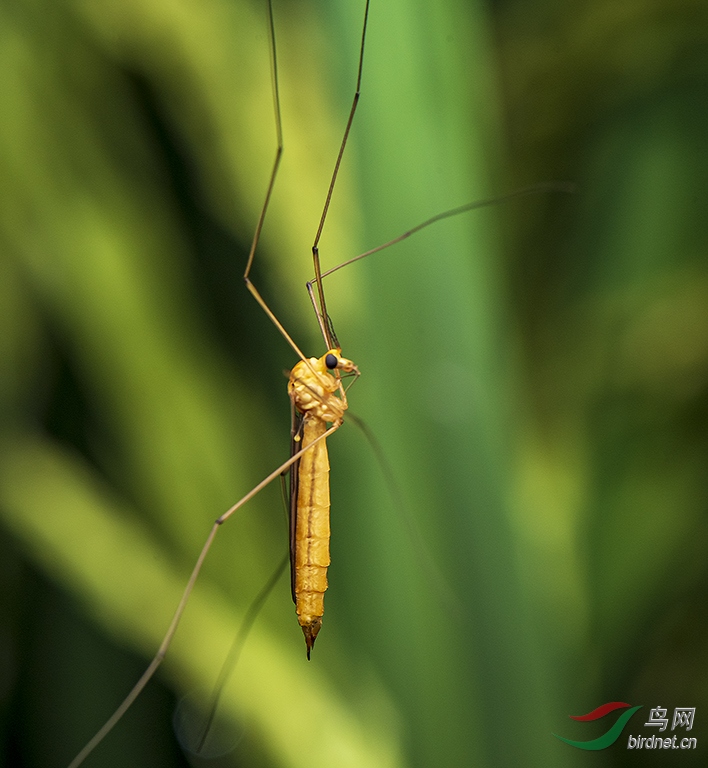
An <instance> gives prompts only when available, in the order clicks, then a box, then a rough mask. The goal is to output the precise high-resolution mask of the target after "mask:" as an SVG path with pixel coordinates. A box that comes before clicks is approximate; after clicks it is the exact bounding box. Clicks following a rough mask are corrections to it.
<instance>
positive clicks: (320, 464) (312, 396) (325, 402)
mask: <svg viewBox="0 0 708 768" xmlns="http://www.w3.org/2000/svg"><path fill="white" fill-rule="evenodd" d="M369 1H370V0H366V2H365V7H364V22H363V31H362V37H361V47H360V52H359V63H358V72H357V82H356V91H355V94H354V98H353V102H352V106H351V109H350V113H349V118H348V120H347V124H346V129H345V132H344V137H343V139H342V143H341V146H340V150H339V153H338V155H337V159H336V163H335V167H334V172H333V174H332V179H331V182H330V185H329V189H328V191H327V196H326V200H325V204H324V209H323V212H322V216H321V219H320V224H319V227H318V229H317V233H316V235H315V240H314V244H313V246H312V253H313V262H314V272H315V277H314V284H315V286H316V294H317V296H316V298H315V296H314V293H313V292H312V291H311V292H310V295H311V298H312V304H313V307H314V309H315V313H316V316H317V320H318V323H319V326H320V328H321V331H322V336H323V339H324V341H325V344H326V346H327V347H328V349H327V351H326V352H325V354H324V355H322V357H320V358H307V357H305V355H304V354H303V353H302V352H301V350H300V348H299V347H298V345H297V344H296V343H295V342H294V341H293V339H292V338H291V336H290V335H289V334H288V332H287V331H286V330H285V328H284V327H283V326H282V324H281V323H280V321H279V320H278V319H277V318H276V316H275V315H274V314H273V312H272V311H271V309H270V308H269V306H268V305H267V303H266V302H265V300H264V299H263V297H262V296H261V294H260V293H259V291H258V289H257V288H256V286H255V285H254V284H253V283H252V282H251V279H250V273H251V269H252V265H253V262H254V257H255V253H256V249H257V247H258V243H259V240H260V236H261V231H262V228H263V225H264V221H265V218H266V214H267V211H268V207H269V203H270V199H271V195H272V192H273V188H274V185H275V182H276V179H277V175H278V169H279V166H280V162H281V157H282V154H283V133H282V123H281V115H280V96H279V81H278V65H277V53H276V42H275V25H274V18H273V5H272V0H268V21H269V40H270V46H271V64H272V78H273V97H274V105H275V122H276V135H277V148H276V153H275V160H274V163H273V168H272V171H271V176H270V181H269V183H268V188H267V192H266V197H265V202H264V204H263V207H262V209H261V213H260V216H259V219H258V223H257V225H256V229H255V233H254V236H253V241H252V245H251V249H250V253H249V257H248V262H247V264H246V269H245V272H244V281H245V283H246V287H247V288H248V290H249V292H250V293H251V294H252V295H253V297H254V298H255V299H256V301H257V302H258V304H259V305H260V306H261V308H262V309H263V310H264V312H265V313H266V315H267V316H268V317H269V318H270V319H271V320H272V321H273V323H274V324H275V326H276V327H277V329H278V330H279V331H280V333H281V334H282V335H283V337H284V338H285V339H286V341H287V342H288V343H289V344H290V346H291V347H292V349H293V351H294V352H296V353H297V354H298V355H299V357H300V362H298V363H297V364H296V365H295V366H294V368H293V370H292V371H291V373H290V377H289V382H288V394H289V396H290V399H291V402H292V407H293V411H294V412H296V413H297V414H299V419H298V425H297V426H293V435H292V444H293V451H292V455H291V457H290V458H289V459H288V460H287V461H286V462H284V463H283V464H282V465H281V466H280V467H278V468H277V469H276V470H275V471H273V472H272V473H271V474H270V475H268V476H267V477H266V478H265V479H264V480H262V481H261V482H260V483H258V485H256V486H255V487H254V488H253V489H252V490H251V491H250V492H249V493H247V494H246V495H245V496H244V497H243V498H241V499H240V500H239V501H238V502H236V503H235V504H234V505H233V506H232V507H231V508H230V509H228V510H227V511H226V512H225V513H224V514H222V515H221V516H220V517H219V518H218V519H217V520H216V521H215V523H214V525H213V526H212V529H211V531H210V533H209V536H208V537H207V539H206V542H205V543H204V546H203V548H202V550H201V553H200V555H199V557H198V559H197V562H196V564H195V566H194V569H193V570H192V574H191V576H190V578H189V581H188V583H187V586H186V588H185V590H184V593H183V595H182V598H181V600H180V602H179V605H178V606H177V609H176V611H175V614H174V616H173V618H172V621H171V623H170V626H169V628H168V630H167V633H166V634H165V637H164V638H163V641H162V643H161V644H160V647H159V649H158V651H157V653H156V654H155V657H154V658H153V660H152V662H151V663H150V665H149V666H148V668H147V669H146V670H145V672H144V674H143V675H142V676H141V678H140V679H139V680H138V682H137V683H136V684H135V686H134V687H133V689H132V690H131V691H130V693H129V694H128V696H127V697H126V698H125V700H124V701H123V703H122V704H121V705H120V706H119V707H118V709H117V710H116V711H115V712H114V713H113V715H112V716H111V717H110V718H109V719H108V720H107V721H106V723H105V724H104V725H103V727H102V728H100V729H99V731H98V732H97V733H96V734H95V735H94V737H93V738H92V739H91V740H90V741H89V742H88V743H87V744H86V746H85V747H84V748H83V749H82V750H81V751H80V752H79V754H78V755H77V756H76V758H74V760H73V761H72V762H71V764H70V766H69V768H77V767H78V766H79V765H81V764H82V763H83V762H84V760H85V759H86V757H87V756H88V755H89V754H90V753H91V752H92V751H93V750H94V749H95V747H96V746H97V745H98V744H100V742H101V741H103V739H104V738H105V736H106V735H107V734H108V733H109V732H110V731H111V730H112V729H113V727H114V726H115V724H116V723H117V722H118V721H119V720H120V719H121V718H122V717H123V715H124V713H125V712H126V711H127V710H128V709H129V708H130V706H131V705H132V703H133V701H135V699H136V698H137V697H138V695H139V694H140V693H141V692H142V690H143V688H144V687H145V685H146V684H147V683H148V681H149V680H150V679H151V678H152V676H153V675H154V674H155V671H156V670H157V668H158V666H159V665H160V664H161V662H162V660H163V658H164V657H165V654H166V653H167V649H168V648H169V646H170V644H171V642H172V638H173V637H174V634H175V632H176V631H177V627H178V625H179V622H180V619H181V618H182V615H183V613H184V610H185V608H186V606H187V602H188V600H189V598H190V596H191V593H192V590H193V588H194V585H195V583H196V580H197V577H198V575H199V573H200V571H201V569H202V565H203V563H204V561H205V559H206V557H207V554H208V553H209V550H210V549H211V546H212V542H213V541H214V538H215V536H216V534H217V531H218V530H219V529H220V527H221V526H222V525H223V524H224V523H225V522H226V521H227V520H228V519H229V518H230V517H231V516H232V515H233V514H234V513H235V512H236V511H237V510H239V509H240V508H241V507H242V506H243V505H244V504H246V503H247V502H248V501H250V500H251V499H252V498H253V497H254V496H255V495H256V494H258V493H259V492H260V491H261V490H262V489H263V488H265V487H266V486H267V485H269V484H270V483H271V482H272V481H273V480H274V479H275V478H277V477H278V476H280V475H281V474H282V473H283V472H285V471H286V470H290V471H291V475H292V479H291V503H290V516H291V534H290V561H291V583H292V596H293V600H294V602H295V604H296V611H297V616H298V621H299V623H300V626H301V627H302V629H303V633H304V636H305V642H306V647H307V657H308V659H309V658H310V652H311V650H312V647H313V645H314V643H315V639H316V638H317V635H318V632H319V630H320V627H321V625H322V616H323V613H324V592H325V590H326V589H327V567H328V566H329V562H330V557H329V537H330V526H329V507H330V503H329V461H328V456H327V448H326V439H327V437H329V436H330V435H332V434H333V433H334V432H335V431H336V430H337V429H339V427H340V426H341V425H342V423H343V417H344V412H345V411H346V409H347V399H346V392H345V390H344V388H343V386H342V383H341V379H340V374H341V373H344V374H354V375H357V376H358V375H359V371H358V369H357V367H356V365H355V364H354V363H353V362H352V361H351V360H348V359H347V358H345V357H343V356H342V354H341V349H340V348H339V347H338V346H335V343H336V337H335V336H334V331H333V328H332V322H331V320H330V317H329V315H328V313H327V308H326V303H325V294H324V289H323V286H322V270H321V267H320V260H319V252H318V245H319V241H320V237H321V234H322V230H323V227H324V224H325V221H326V218H327V212H328V209H329V205H330V202H331V198H332V193H333V190H334V186H335V183H336V180H337V175H338V172H339V167H340V163H341V161H342V156H343V153H344V149H345V146H346V143H347V139H348V136H349V131H350V129H351V125H352V122H353V118H354V114H355V112H356V108H357V105H358V101H359V93H360V87H361V76H362V68H363V61H364V50H365V37H366V26H367V20H368V13H369ZM334 374H336V375H334Z"/></svg>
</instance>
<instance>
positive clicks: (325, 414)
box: [288, 349, 358, 659]
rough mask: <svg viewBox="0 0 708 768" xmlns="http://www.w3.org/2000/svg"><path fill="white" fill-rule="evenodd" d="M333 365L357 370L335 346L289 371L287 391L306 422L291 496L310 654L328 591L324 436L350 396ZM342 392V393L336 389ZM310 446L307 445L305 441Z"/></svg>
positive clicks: (302, 620)
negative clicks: (336, 375)
mask: <svg viewBox="0 0 708 768" xmlns="http://www.w3.org/2000/svg"><path fill="white" fill-rule="evenodd" d="M333 369H338V370H342V371H345V372H355V373H358V371H357V368H356V366H355V365H354V363H353V362H352V361H351V360H347V359H346V358H343V357H341V350H339V349H331V350H329V352H327V353H326V354H325V355H323V356H322V357H320V358H316V357H311V358H310V359H309V360H307V361H304V360H303V361H301V362H299V363H298V364H297V365H296V366H295V367H294V368H293V369H292V371H291V372H290V381H289V382H288V394H289V395H290V399H291V401H292V403H293V406H294V407H295V408H296V409H297V411H298V412H299V413H300V414H302V426H301V430H300V431H299V433H298V434H297V435H296V436H295V438H294V440H295V442H294V446H295V449H296V450H298V451H300V450H304V451H305V452H304V453H303V454H302V456H301V458H300V461H299V462H298V464H297V465H296V467H295V468H294V472H295V473H296V474H295V476H294V478H293V480H292V487H293V493H296V494H297V496H296V498H295V499H291V516H292V518H293V519H291V541H290V543H291V552H290V562H291V575H292V590H293V600H294V601H295V610H296V611H297V616H298V622H299V624H300V626H301V627H302V631H303V633H304V635H305V643H306V644H307V658H308V659H309V658H310V651H311V650H312V646H313V645H314V644H315V639H316V637H317V633H318V632H319V631H320V627H321V626H322V615H323V614H324V593H325V590H326V589H327V567H328V566H329V563H330V558H329V537H330V528H329V506H330V503H329V458H328V456H327V444H326V440H325V439H320V440H318V441H317V442H316V443H315V445H312V443H313V442H315V441H316V440H317V439H318V438H320V437H321V436H322V435H323V434H324V433H325V432H326V431H327V424H328V423H330V424H332V425H333V426H339V425H340V424H341V423H342V418H343V416H344V411H346V409H347V398H346V395H345V393H344V389H343V388H342V385H341V380H340V379H339V377H335V376H334V375H332V373H331V371H332V370H333ZM337 391H339V393H340V396H339V397H338V396H337V394H336V392H337ZM309 445H312V447H311V448H310V449H309V450H305V449H306V448H307V446H309Z"/></svg>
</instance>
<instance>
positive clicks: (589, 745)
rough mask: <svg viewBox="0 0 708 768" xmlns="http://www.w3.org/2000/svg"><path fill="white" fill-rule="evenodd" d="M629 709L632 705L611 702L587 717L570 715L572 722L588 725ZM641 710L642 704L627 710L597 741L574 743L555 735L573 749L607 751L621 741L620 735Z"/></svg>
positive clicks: (594, 710) (555, 734)
mask: <svg viewBox="0 0 708 768" xmlns="http://www.w3.org/2000/svg"><path fill="white" fill-rule="evenodd" d="M627 707H631V704H625V702H623V701H610V702H608V703H607V704H603V705H602V706H600V707H598V708H597V709H593V711H592V712H588V713H587V715H578V716H577V717H576V716H574V715H570V718H571V719H572V720H579V721H580V722H581V723H587V722H590V721H591V720H599V719H600V718H601V717H605V715H609V714H610V712H614V711H615V710H617V709H626V708H627ZM641 708H642V705H641V704H640V705H639V706H638V707H631V709H627V711H626V712H623V713H622V714H621V715H620V716H619V717H618V718H617V720H615V722H614V724H613V725H612V727H611V728H609V730H607V731H605V733H603V734H602V736H598V737H597V738H596V739H591V740H590V741H572V740H571V739H566V738H564V737H563V736H559V735H558V734H557V733H554V734H553V735H554V736H555V737H556V738H557V739H560V740H561V741H564V742H565V743H566V744H570V746H571V747H577V748H578V749H606V748H607V747H609V746H611V745H612V744H614V743H615V742H616V741H617V739H619V737H620V734H621V733H622V731H623V730H624V727H625V725H627V723H628V722H629V719H630V718H631V717H632V715H633V714H634V713H635V712H636V711H637V710H638V709H641Z"/></svg>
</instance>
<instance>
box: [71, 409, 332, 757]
mask: <svg viewBox="0 0 708 768" xmlns="http://www.w3.org/2000/svg"><path fill="white" fill-rule="evenodd" d="M340 426H341V424H334V425H332V426H331V427H330V428H329V429H328V430H327V431H326V432H325V433H324V434H322V435H320V437H318V438H317V439H316V440H313V441H312V442H311V443H310V444H309V445H308V446H307V448H304V449H303V450H301V451H298V452H297V453H295V454H293V455H292V456H291V457H290V458H289V459H288V460H287V461H286V462H283V464H281V465H280V466H279V467H278V469H276V470H274V471H273V472H271V473H270V474H269V475H268V477H266V478H265V479H264V480H262V481H261V482H260V483H258V485H257V486H256V487H255V488H253V489H252V490H251V491H249V492H248V493H247V494H246V495H245V496H244V497H243V498H241V499H239V500H238V501H237V502H236V503H235V504H234V505H233V506H232V507H230V508H229V509H227V510H226V512H224V514H223V515H221V517H219V518H218V519H217V520H216V521H215V522H214V525H213V526H212V528H211V531H209V535H208V536H207V539H206V541H205V542H204V546H203V547H202V551H201V552H200V553H199V557H198V559H197V562H196V564H195V566H194V568H193V570H192V574H191V576H190V577H189V581H188V582H187V586H186V587H185V588H184V592H183V593H182V598H181V600H180V601H179V605H178V606H177V609H176V610H175V613H174V616H173V617H172V621H171V622H170V626H169V627H168V629H167V632H166V633H165V636H164V638H163V639H162V643H161V644H160V647H159V648H158V650H157V653H156V654H155V657H154V658H153V660H152V661H151V662H150V665H149V666H148V668H147V669H146V670H145V672H143V674H142V676H141V678H140V680H138V682H137V683H136V684H135V685H134V686H133V688H132V690H131V691H130V693H129V694H128V695H127V696H126V697H125V699H124V700H123V702H122V703H121V704H120V706H119V707H118V709H116V711H115V712H114V713H113V714H112V715H111V716H110V717H109V718H108V720H107V721H106V722H105V723H104V725H103V726H102V727H101V729H100V730H99V731H98V732H97V733H96V734H95V736H94V737H93V738H92V739H91V741H89V742H88V744H86V746H85V747H84V748H83V749H82V750H81V752H79V754H78V755H77V756H76V757H75V758H74V759H73V760H72V761H71V763H70V764H69V768H78V766H79V765H81V763H83V761H84V760H85V759H86V758H87V757H88V756H89V755H90V754H91V752H93V750H94V749H95V748H96V747H97V746H98V745H99V744H100V743H101V742H102V741H103V739H104V738H105V737H106V736H107V735H108V733H110V731H111V730H112V729H113V726H114V725H115V724H116V723H117V722H118V721H119V720H120V719H121V717H123V715H124V714H125V712H126V711H127V710H128V709H129V708H130V706H131V705H132V703H133V702H134V701H135V699H136V698H137V697H138V696H139V695H140V693H141V691H142V690H143V688H145V686H146V685H147V684H148V682H149V681H150V679H151V678H152V676H153V675H154V674H155V672H156V671H157V668H158V667H159V666H160V664H161V663H162V660H163V659H164V658H165V654H166V653H167V649H168V648H169V647H170V643H171V642H172V638H173V637H174V635H175V632H176V631H177V627H178V625H179V622H180V619H181V618H182V614H183V613H184V609H185V608H186V606H187V602H188V600H189V597H190V595H191V594H192V590H193V589H194V584H195V582H196V581H197V577H198V576H199V572H200V571H201V569H202V565H203V563H204V560H205V559H206V556H207V554H208V552H209V550H210V548H211V545H212V542H213V541H214V537H215V536H216V532H217V531H218V530H219V528H220V526H221V525H222V524H223V523H225V522H226V521H227V520H228V519H229V518H230V517H231V515H233V514H234V512H236V511H237V510H238V509H240V508H241V507H242V506H243V505H244V504H246V502H248V501H250V500H251V499H252V498H253V497H254V496H255V495H256V494H257V493H260V491H262V490H263V489H264V488H265V487H266V486H267V485H268V484H269V483H271V482H273V480H275V478H276V477H278V476H279V475H280V474H282V473H283V472H284V471H285V470H286V469H287V468H288V467H290V466H291V465H292V464H294V463H295V462H296V461H297V460H298V459H299V458H300V457H301V456H302V454H303V453H304V452H305V451H306V450H308V449H309V448H311V447H312V446H313V445H314V444H315V443H318V442H319V441H320V440H326V439H327V438H328V437H329V436H330V435H331V434H333V433H334V432H336V431H337V430H338V429H339V427H340Z"/></svg>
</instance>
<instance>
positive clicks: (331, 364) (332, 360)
mask: <svg viewBox="0 0 708 768" xmlns="http://www.w3.org/2000/svg"><path fill="white" fill-rule="evenodd" d="M338 362H339V360H337V356H336V355H333V354H332V353H331V352H330V354H329V355H327V357H325V365H326V366H327V367H328V368H329V370H330V371H333V370H334V369H335V368H336V367H337V363H338Z"/></svg>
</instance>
